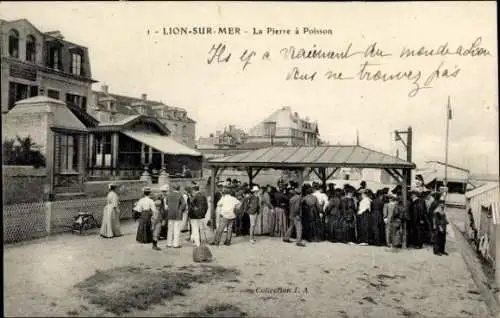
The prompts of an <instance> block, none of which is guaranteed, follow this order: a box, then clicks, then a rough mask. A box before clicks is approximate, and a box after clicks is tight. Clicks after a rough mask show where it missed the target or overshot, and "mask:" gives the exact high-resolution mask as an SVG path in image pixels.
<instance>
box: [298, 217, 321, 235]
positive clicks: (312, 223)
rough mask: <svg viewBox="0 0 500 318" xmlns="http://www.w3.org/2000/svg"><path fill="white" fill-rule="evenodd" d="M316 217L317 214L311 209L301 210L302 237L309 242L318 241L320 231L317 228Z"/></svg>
mask: <svg viewBox="0 0 500 318" xmlns="http://www.w3.org/2000/svg"><path fill="white" fill-rule="evenodd" d="M318 219H319V215H318V216H316V215H315V213H314V212H312V211H303V215H302V225H303V234H302V237H303V238H304V239H305V240H306V241H309V242H319V241H320V240H321V239H320V231H319V229H318V224H319V222H318Z"/></svg>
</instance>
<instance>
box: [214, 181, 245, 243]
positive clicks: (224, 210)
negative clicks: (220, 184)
mask: <svg viewBox="0 0 500 318" xmlns="http://www.w3.org/2000/svg"><path fill="white" fill-rule="evenodd" d="M223 193H224V194H223V196H222V198H221V199H220V200H219V203H217V208H216V212H217V213H218V214H219V215H220V221H219V226H218V227H217V231H216V233H215V238H214V240H213V242H212V243H211V245H219V243H220V240H221V238H222V233H223V232H224V230H225V229H226V228H227V236H226V240H225V242H224V245H228V246H229V245H231V237H232V235H233V222H234V219H235V218H236V213H235V210H236V209H237V208H238V207H239V205H240V204H241V202H240V201H239V200H238V199H236V198H235V197H234V196H232V195H231V189H230V188H229V187H224V190H223Z"/></svg>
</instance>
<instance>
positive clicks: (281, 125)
mask: <svg viewBox="0 0 500 318" xmlns="http://www.w3.org/2000/svg"><path fill="white" fill-rule="evenodd" d="M247 142H272V143H274V142H279V143H283V144H286V145H289V146H317V145H319V144H320V139H319V130H318V123H317V122H311V121H310V120H309V118H307V117H306V118H301V117H299V114H298V113H297V112H292V109H291V108H290V107H288V106H285V107H282V108H280V109H278V110H276V111H275V112H273V113H272V114H271V115H270V116H268V117H267V118H266V119H264V120H263V121H261V122H260V123H258V124H257V125H256V126H254V127H253V128H251V129H250V131H249V133H248V137H247Z"/></svg>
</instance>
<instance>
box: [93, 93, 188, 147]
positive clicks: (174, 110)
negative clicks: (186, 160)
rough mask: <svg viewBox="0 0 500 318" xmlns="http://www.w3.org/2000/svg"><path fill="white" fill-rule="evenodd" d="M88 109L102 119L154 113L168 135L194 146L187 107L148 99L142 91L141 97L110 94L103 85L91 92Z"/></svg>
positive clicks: (113, 119)
mask: <svg viewBox="0 0 500 318" xmlns="http://www.w3.org/2000/svg"><path fill="white" fill-rule="evenodd" d="M89 112H90V114H91V115H92V116H94V117H95V118H97V120H99V121H100V122H103V123H106V122H114V121H120V120H124V119H126V118H128V117H130V116H135V115H147V116H151V117H155V118H156V119H158V120H159V121H160V122H162V123H163V124H164V125H165V126H166V127H167V128H168V129H169V130H170V132H171V135H170V136H171V137H172V138H173V139H174V140H175V141H177V142H179V143H182V144H184V145H186V146H188V147H190V148H195V134H196V122H195V121H194V120H193V119H192V118H190V117H189V116H188V115H187V111H186V110H185V109H184V108H179V107H172V106H168V105H165V104H164V103H162V102H158V101H153V100H149V99H148V98H147V94H142V96H141V97H130V96H123V95H118V94H112V93H110V92H109V87H108V86H107V85H102V86H101V90H100V91H94V92H93V97H92V102H91V107H90V108H89Z"/></svg>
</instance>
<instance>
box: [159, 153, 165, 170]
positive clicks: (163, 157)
mask: <svg viewBox="0 0 500 318" xmlns="http://www.w3.org/2000/svg"><path fill="white" fill-rule="evenodd" d="M160 156H161V167H162V168H163V167H165V154H164V153H163V152H160Z"/></svg>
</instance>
